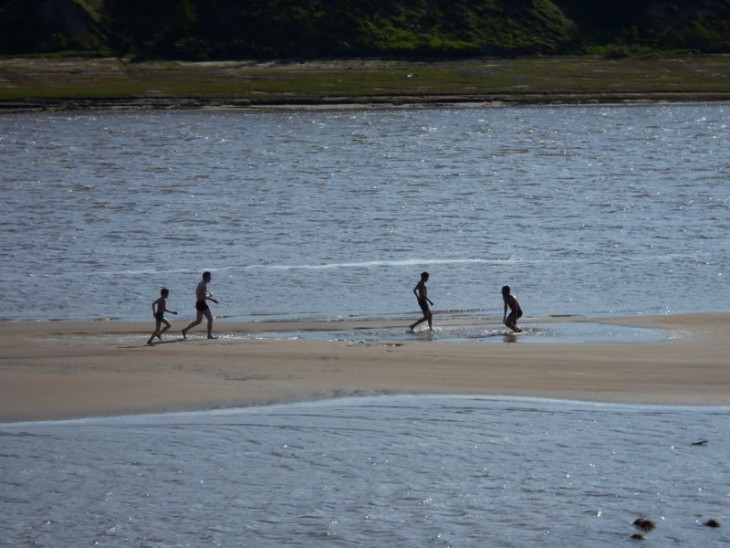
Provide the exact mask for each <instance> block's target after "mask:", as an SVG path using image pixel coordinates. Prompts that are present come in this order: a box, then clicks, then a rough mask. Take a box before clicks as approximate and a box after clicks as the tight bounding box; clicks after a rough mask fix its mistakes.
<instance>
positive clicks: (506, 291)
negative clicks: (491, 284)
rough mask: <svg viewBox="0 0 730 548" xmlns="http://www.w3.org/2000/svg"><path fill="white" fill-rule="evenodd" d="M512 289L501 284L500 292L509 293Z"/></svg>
mask: <svg viewBox="0 0 730 548" xmlns="http://www.w3.org/2000/svg"><path fill="white" fill-rule="evenodd" d="M510 291H512V290H511V289H510V287H509V286H508V285H504V286H502V293H509V292H510Z"/></svg>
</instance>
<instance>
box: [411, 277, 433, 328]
mask: <svg viewBox="0 0 730 548" xmlns="http://www.w3.org/2000/svg"><path fill="white" fill-rule="evenodd" d="M427 281H428V272H422V273H421V281H419V282H418V283H417V284H416V287H414V288H413V294H414V295H415V296H416V299H418V306H420V307H421V310H422V311H423V318H421V319H420V320H418V321H417V322H416V323H414V324H412V325H411V327H410V331H411V333H413V329H414V328H415V327H416V326H417V325H418V324H419V323H423V322H425V321H426V320H428V329H429V331H432V330H433V313H432V312H431V309H430V308H429V307H428V305H429V303H430V304H431V306H433V302H432V301H431V299H429V298H428V289H427V288H426V282H427Z"/></svg>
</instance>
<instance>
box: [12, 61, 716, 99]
mask: <svg viewBox="0 0 730 548" xmlns="http://www.w3.org/2000/svg"><path fill="white" fill-rule="evenodd" d="M728 99H730V58H728V57H727V56H712V55H710V56H684V57H674V58H669V59H637V58H625V59H618V60H606V59H605V58H603V57H597V56H580V57H547V58H540V57H524V58H517V59H479V60H477V59H464V60H452V61H438V62H423V61H403V60H401V61H395V60H391V61H386V60H340V61H311V62H304V63H298V62H297V63H276V62H266V63H255V62H236V61H228V62H206V63H199V62H179V61H158V62H144V63H130V62H123V61H120V60H117V59H110V58H105V59H86V60H83V59H75V60H74V59H59V60H48V59H17V58H16V59H6V60H2V59H0V106H5V107H6V108H11V107H12V108H73V107H79V106H82V107H83V106H87V105H86V103H85V102H87V101H91V102H92V103H93V104H95V105H97V106H101V107H106V106H122V107H123V106H131V107H151V108H154V107H159V108H163V107H185V106H203V105H213V106H215V105H218V106H224V105H232V106H274V105H282V104H284V105H286V104H288V105H297V104H300V105H324V106H332V105H336V104H339V103H358V102H362V103H369V104H396V105H399V104H438V103H457V102H459V103H465V102H483V101H501V102H512V103H520V102H522V103H538V102H550V103H556V102H570V103H578V102H617V101H624V100H629V101H631V100H672V101H692V100H702V101H709V100H728Z"/></svg>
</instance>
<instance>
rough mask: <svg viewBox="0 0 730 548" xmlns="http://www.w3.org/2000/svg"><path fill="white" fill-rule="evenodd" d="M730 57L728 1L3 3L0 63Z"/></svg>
mask: <svg viewBox="0 0 730 548" xmlns="http://www.w3.org/2000/svg"><path fill="white" fill-rule="evenodd" d="M679 51H692V52H701V53H720V52H730V0H671V1H668V0H593V1H591V2H586V1H585V0H338V1H337V2H332V1H331V0H0V54H5V55H18V54H56V53H62V52H66V53H75V54H78V53H82V54H86V55H117V56H122V57H132V58H136V59H156V58H159V59H162V58H166V59H186V60H205V59H242V58H253V59H292V58H298V59H312V58H331V57H339V58H348V57H398V58H408V57H410V58H458V57H474V56H501V57H513V56H521V55H536V54H540V55H553V54H565V53H568V54H580V53H586V52H590V53H611V52H613V53H616V52H618V53H620V52H625V53H626V54H632V53H642V54H646V53H657V52H679Z"/></svg>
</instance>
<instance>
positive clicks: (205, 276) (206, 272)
mask: <svg viewBox="0 0 730 548" xmlns="http://www.w3.org/2000/svg"><path fill="white" fill-rule="evenodd" d="M203 278H210V272H208V271H207V270H206V271H205V272H203Z"/></svg>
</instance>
